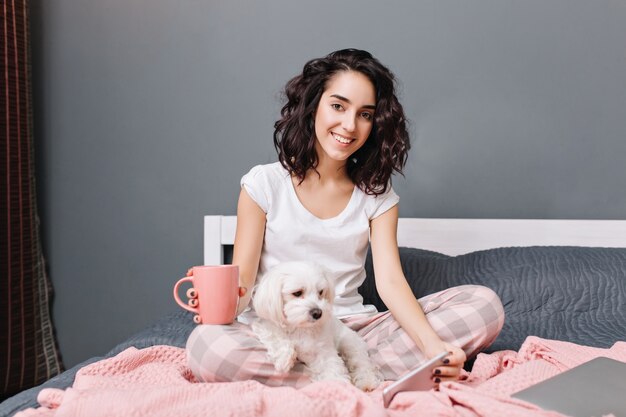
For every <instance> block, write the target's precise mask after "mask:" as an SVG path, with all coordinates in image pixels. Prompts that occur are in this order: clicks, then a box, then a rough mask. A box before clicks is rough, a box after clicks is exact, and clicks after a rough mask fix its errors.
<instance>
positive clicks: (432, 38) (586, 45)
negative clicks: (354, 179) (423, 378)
mask: <svg viewBox="0 0 626 417" xmlns="http://www.w3.org/2000/svg"><path fill="white" fill-rule="evenodd" d="M31 3H32V8H33V10H32V22H33V36H34V37H33V60H34V68H33V74H34V83H35V84H34V93H35V97H34V99H35V121H36V124H35V128H36V152H37V158H38V159H37V161H38V166H37V169H38V187H39V193H40V200H39V203H40V214H41V218H42V227H43V236H44V251H45V254H46V256H47V261H48V269H49V273H50V276H51V278H52V282H53V284H54V288H55V290H56V297H55V300H54V308H53V313H54V320H55V322H56V328H57V334H58V338H59V342H60V347H61V351H62V354H63V358H64V360H65V363H66V365H68V366H71V365H73V364H76V363H77V362H79V361H81V360H83V359H86V358H87V357H90V356H93V355H99V354H103V353H105V352H106V351H107V350H108V349H109V348H110V347H112V346H113V345H114V344H115V343H117V342H119V341H121V340H122V339H124V338H126V337H128V336H129V335H131V334H132V333H134V332H136V331H138V330H139V329H141V328H142V327H144V326H145V325H147V324H148V323H151V322H153V321H155V320H157V319H158V318H159V317H161V316H162V315H164V314H165V313H168V312H171V311H174V310H175V309H177V308H178V307H177V306H176V305H175V304H174V302H173V301H172V297H171V288H172V284H173V283H174V281H175V280H176V279H177V278H179V277H180V276H181V275H182V274H184V272H185V271H186V269H187V267H188V266H191V265H195V264H200V263H201V262H202V248H201V244H202V216H203V215H204V214H234V213H235V207H236V198H237V194H238V188H239V184H238V182H239V179H240V177H241V175H243V174H244V173H245V172H246V171H247V170H248V169H249V168H250V167H251V166H253V165H255V164H258V163H267V162H271V161H274V160H275V155H274V150H273V147H272V142H271V134H272V131H273V130H272V126H273V122H274V121H275V119H276V118H277V115H278V111H279V108H280V101H279V99H278V93H279V91H280V88H281V87H282V86H283V84H284V83H285V82H286V81H287V80H288V79H289V78H290V77H291V76H293V75H295V74H296V73H297V72H298V71H299V70H300V69H301V68H302V65H303V64H304V62H305V61H306V60H308V59H310V58H313V57H317V56H321V55H324V54H326V53H328V52H330V51H333V50H336V49H340V48H345V47H357V48H363V49H367V50H370V51H371V52H372V53H373V54H374V55H375V56H377V57H378V58H380V60H381V61H383V62H384V63H386V64H387V65H388V66H389V67H390V68H391V69H392V70H393V71H394V72H395V73H396V75H397V76H398V78H399V79H400V80H401V84H400V95H401V99H402V101H403V103H404V105H405V109H406V111H407V114H408V117H409V118H410V120H411V122H412V124H411V133H412V137H413V150H412V153H411V157H410V160H409V163H408V167H407V170H406V178H398V179H396V181H395V182H394V185H395V188H396V191H397V192H398V193H399V194H400V195H401V198H402V200H401V206H400V212H401V215H402V216H412V217H415V216H419V217H477V218H561V219H571V218H584V219H602V218H605V219H624V218H626V193H624V182H625V180H626V171H625V169H624V160H625V157H626V140H625V139H626V138H625V137H624V136H625V134H626V80H625V78H626V47H625V46H624V45H625V44H624V40H625V39H626V6H625V3H624V2H623V1H618V0H616V1H604V0H598V1H586V0H584V1H582V0H551V1H545V0H524V1H521V0H520V1H504V0H475V1H461V0H459V1H441V0H433V1H409V0H407V1H396V2H381V1H374V0H359V1H340V2H336V1H327V0H324V1H318V0H316V1H309V2H298V1H293V0H272V1H266V2H260V1H255V0H246V1H217V0H212V1H211V0H203V1H201V0H178V1H172V0H133V1H129V0H106V1H105V0H102V1H78V0H54V1H44V0H32V1H31ZM390 4H393V6H390Z"/></svg>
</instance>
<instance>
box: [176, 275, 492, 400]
mask: <svg viewBox="0 0 626 417" xmlns="http://www.w3.org/2000/svg"><path fill="white" fill-rule="evenodd" d="M418 301H419V303H420V304H421V306H422V308H423V309H424V313H425V314H426V317H427V319H428V321H429V323H430V324H431V326H432V327H433V329H434V330H435V331H436V332H437V334H439V336H440V337H441V338H442V339H443V340H444V341H446V342H450V343H452V344H454V345H456V346H459V347H461V348H462V349H463V350H464V351H465V353H466V354H467V356H468V358H469V357H472V356H474V355H476V354H477V353H478V352H479V351H480V350H481V349H483V348H485V347H487V346H489V345H490V344H491V343H492V342H493V341H494V340H495V338H496V336H497V335H498V333H499V332H500V329H502V325H503V324H504V310H503V307H502V303H501V302H500V299H499V298H498V296H497V295H496V294H495V293H494V292H493V291H492V290H490V289H489V288H487V287H482V286H478V285H463V286H459V287H453V288H449V289H447V290H444V291H441V292H438V293H435V294H431V295H427V296H425V297H423V298H421V299H419V300H418ZM343 321H344V323H345V324H346V325H348V326H349V327H350V328H351V329H353V330H354V331H356V332H357V333H358V334H359V335H360V336H361V337H363V339H364V340H365V341H366V343H367V344H368V346H369V354H370V357H371V358H372V360H373V361H374V362H375V363H376V364H377V365H378V366H379V367H380V369H381V371H382V372H383V374H384V376H385V379H387V380H395V379H398V377H399V376H400V375H402V374H404V373H405V372H407V371H408V370H409V369H412V368H414V367H415V366H417V365H418V364H419V363H421V362H423V361H424V360H425V359H426V358H425V356H424V355H423V354H422V352H420V350H419V349H418V348H417V347H416V346H415V344H414V342H413V341H412V340H411V338H410V337H409V336H408V335H407V334H406V333H405V332H404V331H403V330H402V328H401V327H400V325H399V324H398V322H396V321H395V319H394V318H393V316H392V315H391V313H390V312H388V311H387V312H382V313H378V314H376V315H374V316H368V317H363V316H352V317H349V318H346V319H344V320H343ZM187 359H188V363H189V366H190V368H191V369H192V371H193V373H194V374H195V375H196V377H197V378H198V379H199V380H201V381H206V382H225V381H242V380H249V379H253V380H257V381H259V382H262V383H264V384H266V385H270V386H282V385H290V386H295V387H298V388H299V387H302V386H304V385H306V384H308V383H310V382H311V381H310V379H309V378H308V377H307V376H306V375H305V374H304V372H303V371H304V365H303V364H302V363H297V364H296V366H295V367H294V368H293V369H292V370H291V371H290V372H288V373H286V374H280V373H278V372H277V371H276V369H275V368H274V365H273V364H272V363H271V362H269V361H268V360H267V355H266V350H265V348H264V347H263V345H261V343H260V342H259V341H258V340H257V339H256V338H255V336H254V334H253V333H252V330H251V329H250V327H249V326H247V325H244V324H241V323H234V324H232V325H228V326H207V325H201V326H197V327H196V329H195V330H194V331H193V332H192V333H191V335H190V336H189V339H188V341H187Z"/></svg>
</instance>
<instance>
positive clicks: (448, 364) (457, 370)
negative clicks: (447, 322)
mask: <svg viewBox="0 0 626 417" xmlns="http://www.w3.org/2000/svg"><path fill="white" fill-rule="evenodd" d="M442 351H446V352H450V354H449V355H448V356H446V357H445V358H444V359H443V362H444V365H442V366H438V367H437V368H435V369H434V370H433V381H435V383H437V384H439V383H440V382H444V381H457V380H459V378H460V377H461V375H462V372H461V370H462V369H463V364H465V361H466V360H467V357H466V356H465V352H463V349H461V348H459V347H457V346H454V345H451V344H450V343H447V342H444V341H441V343H435V344H431V345H429V346H428V347H426V349H425V352H424V353H425V354H426V356H427V357H428V358H432V357H434V356H436V355H437V354H439V353H440V352H442Z"/></svg>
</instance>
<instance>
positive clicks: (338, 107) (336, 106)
mask: <svg viewBox="0 0 626 417" xmlns="http://www.w3.org/2000/svg"><path fill="white" fill-rule="evenodd" d="M330 107H332V108H333V109H335V110H337V111H339V110H343V106H342V105H341V104H337V103H333V104H331V105H330Z"/></svg>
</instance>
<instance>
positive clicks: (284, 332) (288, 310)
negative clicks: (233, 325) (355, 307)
mask: <svg viewBox="0 0 626 417" xmlns="http://www.w3.org/2000/svg"><path fill="white" fill-rule="evenodd" d="M333 300H334V283H333V282H331V280H330V279H329V278H328V274H327V273H326V272H325V271H324V270H323V269H322V268H321V267H319V266H318V265H317V264H315V263H312V262H286V263H282V264H280V265H278V266H277V267H275V268H273V269H271V270H270V271H268V273H267V274H265V275H264V276H263V278H262V279H261V281H260V283H259V285H258V286H257V288H256V291H255V293H254V296H253V302H254V309H255V310H256V313H257V315H258V317H259V319H258V320H256V321H254V322H253V323H252V329H253V331H254V332H255V334H256V335H257V336H258V338H259V340H260V341H261V343H263V345H265V347H266V348H267V353H268V356H269V358H270V360H271V361H272V362H273V363H274V366H275V367H276V370H277V371H279V372H287V371H289V370H290V369H291V368H292V367H293V366H294V364H295V362H296V360H300V361H301V362H303V363H304V364H305V365H306V367H305V369H306V372H307V373H308V375H309V376H310V377H311V379H312V380H316V381H319V380H339V381H346V382H352V383H353V384H354V385H355V386H357V387H358V388H360V389H362V390H366V391H368V390H373V389H374V388H376V387H377V386H378V385H379V384H380V383H381V382H382V376H381V374H380V372H379V371H378V369H377V368H376V366H375V365H374V364H373V363H372V361H371V360H370V358H369V356H368V354H367V345H366V343H365V341H364V340H363V339H361V337H360V336H359V335H357V334H356V333H355V332H354V331H353V330H351V329H350V328H348V327H347V326H346V325H345V324H343V323H342V322H341V321H340V320H339V319H337V318H336V317H334V316H333V310H332V303H333Z"/></svg>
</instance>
